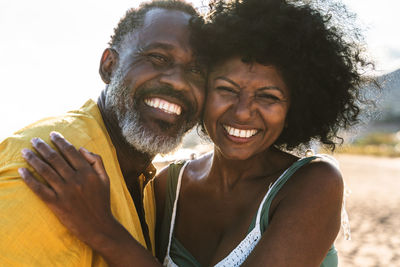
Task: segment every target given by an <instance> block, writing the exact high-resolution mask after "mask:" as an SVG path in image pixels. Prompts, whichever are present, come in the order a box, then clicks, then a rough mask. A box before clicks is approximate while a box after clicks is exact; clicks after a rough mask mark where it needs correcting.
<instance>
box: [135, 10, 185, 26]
mask: <svg viewBox="0 0 400 267" xmlns="http://www.w3.org/2000/svg"><path fill="white" fill-rule="evenodd" d="M190 18H191V16H190V15H189V14H187V13H185V12H183V11H178V10H169V9H163V8H153V9H151V10H149V11H147V12H146V15H145V16H144V20H143V27H145V28H146V27H149V26H151V25H152V24H165V23H167V24H168V25H172V26H177V27H181V26H183V25H186V26H187V25H188V24H189V20H190Z"/></svg>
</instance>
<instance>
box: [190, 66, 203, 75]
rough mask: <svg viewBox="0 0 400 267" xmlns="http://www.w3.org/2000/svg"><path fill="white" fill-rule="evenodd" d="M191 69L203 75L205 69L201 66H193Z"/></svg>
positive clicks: (192, 71)
mask: <svg viewBox="0 0 400 267" xmlns="http://www.w3.org/2000/svg"><path fill="white" fill-rule="evenodd" d="M189 71H190V72H191V73H193V74H196V75H203V70H202V69H201V68H200V67H197V66H193V67H190V68H189Z"/></svg>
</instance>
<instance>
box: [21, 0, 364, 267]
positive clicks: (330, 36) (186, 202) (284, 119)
mask: <svg viewBox="0 0 400 267" xmlns="http://www.w3.org/2000/svg"><path fill="white" fill-rule="evenodd" d="M210 20H211V22H210V23H208V24H207V25H206V26H205V27H204V28H202V29H199V30H201V31H204V32H205V34H207V35H208V38H207V40H202V42H198V43H200V45H199V46H200V47H199V49H200V50H201V49H203V50H205V51H207V53H208V55H209V58H210V62H209V63H210V74H209V86H208V96H207V101H206V105H205V110H204V116H203V127H204V130H205V132H206V133H207V134H208V136H209V137H210V138H211V140H212V141H213V142H214V144H215V148H214V152H213V153H211V154H207V155H205V156H203V157H201V158H199V159H196V160H193V161H188V162H185V163H177V164H172V165H171V166H169V167H168V168H166V169H164V170H163V171H162V172H161V173H160V174H159V175H158V177H157V178H156V179H155V180H154V182H153V183H151V184H150V185H149V186H154V190H155V196H156V205H157V207H158V208H157V216H156V218H157V226H156V238H157V242H156V244H157V257H158V259H159V261H160V262H163V263H164V265H167V266H176V265H178V266H201V265H216V266H239V265H242V266H258V265H260V266H320V265H321V266H337V256H336V252H335V250H334V248H333V246H332V244H333V241H334V239H335V238H336V235H337V233H338V230H339V227H340V212H341V203H342V195H343V181H342V178H341V174H340V172H339V171H338V169H337V168H336V167H335V166H334V165H333V164H331V163H330V162H329V160H325V159H324V158H323V157H320V156H311V157H306V158H298V157H296V156H294V155H293V154H290V153H287V152H285V151H293V149H299V148H301V147H302V146H303V145H306V144H307V143H308V142H309V141H311V140H313V139H318V140H320V141H321V143H323V144H325V145H328V146H330V147H331V148H332V149H334V148H335V142H334V141H335V138H336V137H337V132H338V130H339V129H340V128H342V127H345V126H348V125H351V124H353V123H355V122H356V121H357V116H358V113H359V107H358V106H357V100H358V99H357V96H358V95H359V91H358V90H359V89H358V88H359V85H360V84H361V75H360V73H359V69H358V68H357V67H360V66H361V67H364V66H365V65H366V62H364V61H363V60H362V57H360V55H359V51H360V50H359V49H360V48H359V47H357V46H356V44H352V43H351V42H347V41H346V39H345V37H344V35H343V33H341V32H340V31H339V30H338V29H337V28H335V27H332V25H330V23H331V22H330V19H329V16H327V15H326V16H325V15H323V14H322V13H321V12H320V11H318V10H317V9H316V8H312V7H311V6H309V5H300V4H295V3H289V1H284V0H271V1H268V0H245V1H234V2H233V3H231V4H229V5H228V4H225V3H224V2H223V1H219V2H217V3H215V4H214V6H213V10H212V12H211V16H210ZM210 47H212V49H209V48H210ZM209 50H211V51H209ZM53 140H54V142H55V144H56V145H57V146H59V147H62V143H63V142H65V140H63V139H61V138H60V137H57V135H54V134H53ZM80 151H81V154H82V155H83V157H81V158H79V157H77V158H75V159H74V160H80V161H85V160H87V161H89V162H90V163H91V164H92V166H93V169H92V172H91V173H90V174H88V175H81V176H80V177H78V178H77V179H76V180H81V179H92V180H96V181H97V186H98V187H99V189H98V192H99V196H100V197H99V198H98V201H97V202H96V201H93V200H91V198H88V199H83V200H80V201H82V202H83V201H84V202H85V203H88V205H89V206H91V207H92V209H95V210H98V211H99V212H98V214H101V216H99V218H98V219H96V218H93V219H91V221H86V220H84V219H82V217H83V216H82V215H80V214H74V210H73V207H70V208H71V209H70V210H67V211H66V210H63V209H64V206H63V205H57V204H54V203H51V204H49V205H50V208H52V210H53V211H54V212H55V213H56V215H57V216H58V217H59V218H60V220H61V222H63V223H64V224H65V225H66V226H67V227H68V228H69V229H70V230H71V231H72V232H73V233H75V234H76V235H77V236H78V237H79V238H81V239H82V240H84V241H85V242H86V243H88V244H89V245H90V246H92V247H93V248H94V249H95V250H97V251H99V252H100V253H101V254H102V255H103V256H104V257H105V259H106V260H108V262H109V263H110V264H114V265H120V266H127V265H126V263H127V262H129V263H132V265H133V264H138V259H140V264H142V265H145V266H152V265H155V266H157V265H159V263H158V262H156V261H154V260H153V258H151V257H150V256H149V254H146V252H144V250H143V249H142V248H140V246H138V245H137V243H136V242H135V241H134V240H133V239H132V238H131V237H130V236H129V234H128V233H127V232H126V231H124V230H123V228H122V227H121V226H120V225H118V224H117V222H115V220H114V219H113V217H112V214H111V211H110V210H109V205H108V202H107V201H108V199H107V197H105V198H104V197H101V196H104V195H105V196H107V190H109V189H108V188H107V176H106V174H105V172H104V169H103V168H102V166H101V160H100V159H99V158H98V157H97V156H95V155H92V154H90V153H89V152H87V151H84V150H83V149H81V150H80ZM61 152H62V153H66V152H65V151H62V150H61ZM66 158H67V159H68V158H69V157H68V156H66ZM39 171H40V170H39ZM39 173H40V172H39ZM24 175H25V176H26V177H25V178H28V179H27V180H26V181H27V184H28V185H29V186H30V187H31V188H32V189H33V190H34V191H35V192H36V193H37V194H39V195H41V194H43V191H40V190H37V188H36V189H35V186H37V184H36V183H34V180H32V179H29V175H26V174H24ZM49 183H50V184H51V185H53V184H54V185H55V186H52V187H53V188H51V187H46V188H45V189H43V190H53V191H55V192H57V190H58V187H63V191H68V192H69V194H71V195H72V196H75V195H76V196H79V197H82V198H84V197H85V194H82V192H81V193H79V192H76V191H74V190H72V189H73V188H70V189H69V190H65V188H66V187H67V186H68V185H66V184H56V183H55V182H54V181H49ZM42 188H43V187H42ZM42 198H43V195H42ZM44 201H46V198H45V197H44ZM104 210H106V211H107V212H104ZM66 214H68V216H67V217H66ZM89 228H90V229H89ZM87 231H89V232H91V233H93V232H96V233H101V234H99V235H93V234H91V235H88V234H87V233H86V232H87ZM104 236H108V238H102V237H104ZM99 237H101V238H99ZM111 239H112V241H110V240H111ZM116 251H119V252H120V251H124V253H122V256H121V253H120V254H118V255H119V257H121V258H120V260H119V261H118V259H115V258H116V257H115V255H113V253H115V252H116Z"/></svg>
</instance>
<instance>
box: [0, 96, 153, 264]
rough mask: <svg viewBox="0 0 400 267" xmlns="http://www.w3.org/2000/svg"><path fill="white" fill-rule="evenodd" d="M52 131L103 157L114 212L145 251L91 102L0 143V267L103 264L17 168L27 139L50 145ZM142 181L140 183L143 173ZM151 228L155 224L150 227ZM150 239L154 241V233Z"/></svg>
mask: <svg viewBox="0 0 400 267" xmlns="http://www.w3.org/2000/svg"><path fill="white" fill-rule="evenodd" d="M51 131H57V132H60V133H61V134H62V135H63V136H64V137H65V138H66V139H67V140H69V141H70V142H71V143H72V144H73V145H74V146H75V147H77V148H79V147H82V146H83V147H85V148H87V149H88V150H89V151H92V152H94V153H96V154H99V155H101V156H102V158H103V162H104V165H105V168H106V171H107V173H108V175H109V177H110V190H111V209H112V212H113V214H114V216H115V217H116V219H117V220H118V221H119V222H120V223H121V224H122V225H123V226H124V227H125V228H126V229H127V230H128V231H129V232H130V233H131V235H132V236H133V237H134V238H136V240H138V241H139V242H140V243H141V244H142V245H143V246H144V247H146V242H145V239H144V236H143V232H142V228H141V225H140V221H139V218H138V214H137V211H136V208H135V206H134V204H133V200H132V198H131V196H130V194H129V192H128V189H127V187H126V185H125V182H124V179H123V176H122V173H121V170H120V166H119V163H118V160H117V155H116V152H115V148H114V146H113V145H112V143H111V139H110V137H109V136H108V133H107V130H106V128H105V126H104V123H103V120H102V117H101V114H100V111H99V109H98V107H97V104H96V103H95V102H94V101H92V100H89V101H88V102H86V103H85V105H84V106H83V107H82V108H81V109H79V110H76V111H71V112H69V113H67V114H66V115H64V116H59V117H52V118H47V119H43V120H41V121H38V122H36V123H34V124H31V125H29V126H28V127H26V128H24V129H22V130H20V131H18V132H16V133H15V134H14V135H13V136H11V137H9V138H7V139H5V140H3V141H2V142H1V143H0V266H18V267H20V266H41V267H42V266H80V267H81V266H106V263H105V262H104V260H103V259H102V258H101V257H100V256H99V255H98V254H96V253H95V252H93V251H92V250H91V249H90V248H89V247H88V246H87V245H86V244H84V243H83V242H81V241H80V240H78V239H77V238H76V237H75V236H73V235H72V234H70V233H69V232H68V230H67V229H66V228H65V227H64V226H63V225H62V224H61V223H60V222H59V221H58V219H57V218H56V217H55V216H54V215H53V213H52V212H51V211H50V209H48V208H47V206H46V205H45V204H44V203H43V202H42V201H41V200H40V199H39V198H38V197H37V196H36V195H35V194H34V193H33V192H32V191H31V190H30V189H29V188H28V187H27V186H26V185H25V184H24V182H23V181H22V180H21V177H20V176H19V174H18V171H17V170H18V168H20V167H28V166H27V164H26V162H25V160H24V159H23V158H22V157H21V150H22V149H23V148H32V146H31V144H30V140H31V139H32V138H33V137H40V138H42V139H43V140H44V141H46V142H47V143H49V144H51V142H50V139H49V133H50V132H51ZM29 169H30V170H31V171H33V169H32V168H30V167H29ZM140 178H141V179H142V180H144V175H141V177H140ZM149 192H150V193H151V194H152V191H149ZM147 194H148V193H147ZM146 208H149V209H154V208H155V206H154V205H153V204H146V205H145V210H146ZM150 214H154V210H150ZM146 217H147V216H146ZM151 217H152V216H151ZM151 221H152V222H154V220H151ZM149 229H154V226H153V225H151V224H150V225H149ZM151 239H152V242H154V234H152V235H151Z"/></svg>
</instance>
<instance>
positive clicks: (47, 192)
mask: <svg viewBox="0 0 400 267" xmlns="http://www.w3.org/2000/svg"><path fill="white" fill-rule="evenodd" d="M18 172H19V174H20V175H21V177H22V179H23V180H24V181H25V183H26V185H27V186H28V187H29V188H30V189H31V190H32V191H33V192H34V193H35V194H36V195H37V196H38V197H39V198H40V199H41V200H43V201H44V202H46V203H49V202H53V201H54V200H55V199H56V198H57V194H56V193H55V192H54V191H53V190H52V189H51V188H49V187H48V186H47V185H45V184H42V183H41V182H39V181H38V180H36V179H35V178H34V177H33V175H32V173H30V171H28V170H27V169H26V168H19V169H18Z"/></svg>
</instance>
